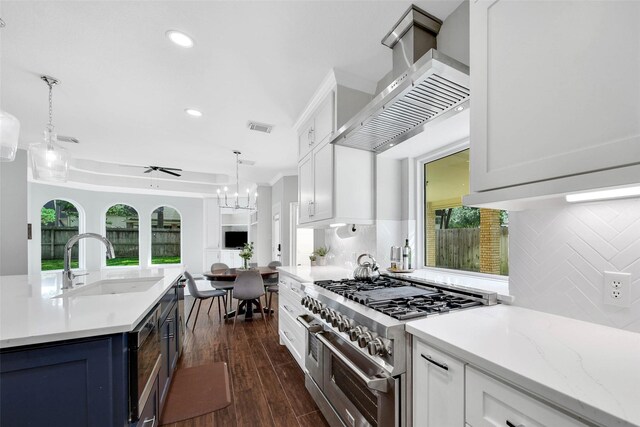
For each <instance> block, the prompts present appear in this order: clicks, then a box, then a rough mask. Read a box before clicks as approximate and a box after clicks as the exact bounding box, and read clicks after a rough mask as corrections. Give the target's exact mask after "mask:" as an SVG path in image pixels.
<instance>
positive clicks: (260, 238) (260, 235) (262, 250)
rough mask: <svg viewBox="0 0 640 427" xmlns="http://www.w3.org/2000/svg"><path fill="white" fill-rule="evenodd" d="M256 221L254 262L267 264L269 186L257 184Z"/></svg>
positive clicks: (268, 257) (269, 229) (270, 204)
mask: <svg viewBox="0 0 640 427" xmlns="http://www.w3.org/2000/svg"><path fill="white" fill-rule="evenodd" d="M258 194H259V195H258V223H257V224H255V226H252V229H253V228H254V227H255V233H256V235H255V236H252V237H251V238H252V239H255V240H254V243H255V249H256V254H255V262H257V263H258V265H267V264H269V263H270V262H271V261H272V259H271V242H272V240H271V232H272V226H271V206H272V203H271V187H269V186H258Z"/></svg>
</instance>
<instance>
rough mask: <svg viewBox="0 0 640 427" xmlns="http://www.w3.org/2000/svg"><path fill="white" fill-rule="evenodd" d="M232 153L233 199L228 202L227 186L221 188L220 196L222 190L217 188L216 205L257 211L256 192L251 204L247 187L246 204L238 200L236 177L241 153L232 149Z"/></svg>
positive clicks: (238, 190) (238, 186)
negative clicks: (234, 187) (234, 160)
mask: <svg viewBox="0 0 640 427" xmlns="http://www.w3.org/2000/svg"><path fill="white" fill-rule="evenodd" d="M233 154H235V155H236V192H235V194H234V195H233V197H234V199H235V200H234V201H233V203H231V204H229V195H228V191H229V189H228V188H227V187H224V188H223V192H224V196H222V194H223V193H222V192H221V191H220V189H219V188H218V190H216V193H217V195H218V206H219V207H221V208H232V209H246V210H250V211H257V210H258V193H257V192H256V193H254V195H253V204H252V203H251V193H250V191H249V189H248V188H247V204H246V205H241V204H240V200H239V193H240V180H239V179H238V176H239V174H238V169H239V166H240V158H239V156H240V154H242V153H241V152H239V151H237V150H236V151H234V152H233Z"/></svg>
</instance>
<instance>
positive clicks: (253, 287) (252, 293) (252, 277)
mask: <svg viewBox="0 0 640 427" xmlns="http://www.w3.org/2000/svg"><path fill="white" fill-rule="evenodd" d="M264 294H265V292H264V282H263V281H262V276H261V275H260V272H259V271H258V270H246V271H239V272H238V275H237V276H236V281H235V282H234V284H233V291H232V295H233V298H234V299H237V300H238V305H237V311H236V315H235V316H234V318H233V329H235V327H236V320H238V317H239V316H238V312H239V311H240V301H244V302H245V304H247V305H249V304H252V303H253V300H257V301H258V310H260V314H261V315H262V320H264V325H265V326H267V318H266V317H265V316H264V310H263V309H262V303H261V302H260V297H261V296H262V295H264Z"/></svg>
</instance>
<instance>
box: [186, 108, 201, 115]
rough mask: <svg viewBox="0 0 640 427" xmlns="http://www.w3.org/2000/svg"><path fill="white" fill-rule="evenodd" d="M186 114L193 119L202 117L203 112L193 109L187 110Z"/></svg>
mask: <svg viewBox="0 0 640 427" xmlns="http://www.w3.org/2000/svg"><path fill="white" fill-rule="evenodd" d="M184 112H185V113H187V114H188V115H190V116H193V117H202V111H198V110H194V109H193V108H186V109H185V110H184Z"/></svg>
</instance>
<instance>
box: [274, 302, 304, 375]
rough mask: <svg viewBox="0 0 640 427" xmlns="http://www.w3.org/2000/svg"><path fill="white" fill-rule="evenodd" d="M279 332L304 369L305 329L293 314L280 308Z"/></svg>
mask: <svg viewBox="0 0 640 427" xmlns="http://www.w3.org/2000/svg"><path fill="white" fill-rule="evenodd" d="M278 316H279V317H278V322H279V326H278V329H279V333H280V338H281V339H282V342H283V343H284V344H285V345H286V346H287V348H288V349H289V351H290V352H291V354H292V355H293V357H294V359H296V361H297V362H298V365H300V367H301V368H302V369H303V370H304V337H305V332H306V331H305V329H304V327H303V326H302V325H301V324H300V323H299V322H297V321H296V320H295V319H294V318H293V317H291V315H290V314H289V313H288V312H287V311H286V310H284V309H283V308H280V310H279V311H278Z"/></svg>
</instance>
